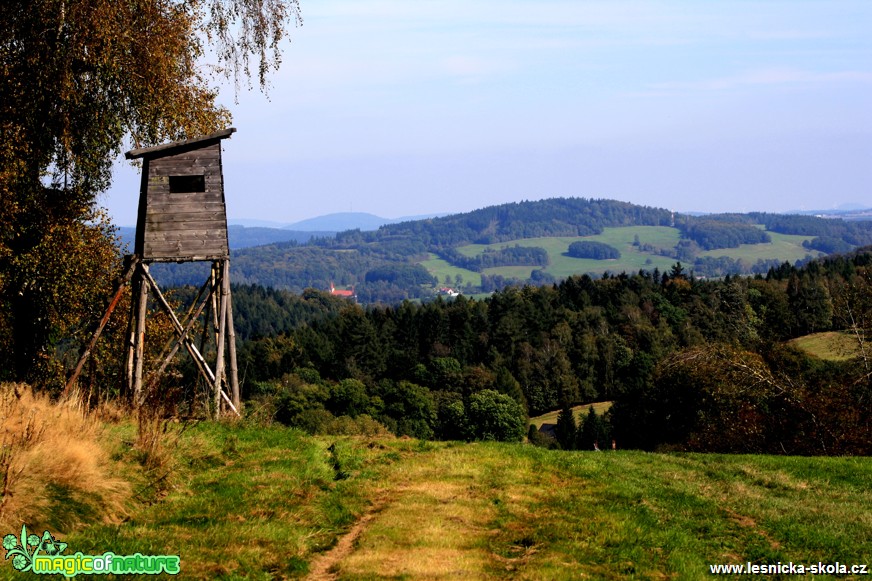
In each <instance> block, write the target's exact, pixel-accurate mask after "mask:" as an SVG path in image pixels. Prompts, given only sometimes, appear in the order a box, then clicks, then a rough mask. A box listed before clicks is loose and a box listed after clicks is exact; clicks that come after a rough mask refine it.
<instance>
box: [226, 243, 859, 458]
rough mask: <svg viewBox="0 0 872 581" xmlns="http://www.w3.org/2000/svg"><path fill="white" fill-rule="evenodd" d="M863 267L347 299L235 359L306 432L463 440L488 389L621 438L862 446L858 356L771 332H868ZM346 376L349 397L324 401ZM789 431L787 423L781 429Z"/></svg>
mask: <svg viewBox="0 0 872 581" xmlns="http://www.w3.org/2000/svg"><path fill="white" fill-rule="evenodd" d="M870 266H872V253H869V252H866V253H860V254H857V255H855V256H853V257H850V258H837V259H832V260H827V261H816V262H814V263H812V264H810V265H808V266H807V267H805V268H802V269H797V268H794V267H792V266H790V265H789V264H784V265H781V266H780V267H779V268H778V269H771V270H770V271H769V272H768V273H767V276H766V277H763V276H758V277H755V278H747V279H746V278H731V277H727V278H726V279H724V280H718V281H705V280H697V279H694V278H693V277H691V276H689V274H688V273H687V272H686V271H685V270H684V268H683V267H682V266H681V265H680V264H676V265H675V266H674V267H673V268H672V270H671V271H670V272H668V273H663V274H661V273H659V272H657V271H654V272H645V271H643V272H639V273H636V274H632V275H628V274H622V275H619V276H605V277H603V278H602V279H599V280H594V279H591V278H590V277H588V276H577V277H570V278H568V279H566V280H565V281H562V282H561V283H560V284H557V285H549V286H542V287H524V288H517V287H509V288H506V289H504V290H502V291H499V292H496V293H495V294H494V295H493V296H492V297H491V298H490V299H488V300H486V301H473V300H467V299H465V298H463V297H459V298H457V299H455V300H453V301H442V300H437V301H435V302H431V303H428V304H423V305H418V304H413V303H410V302H404V303H402V304H400V305H397V306H385V307H377V308H369V309H363V308H361V307H359V306H356V305H351V304H349V305H347V306H346V307H344V308H342V309H341V310H340V311H339V312H338V314H335V315H334V316H330V317H321V318H317V319H315V320H312V321H310V322H309V323H308V324H306V325H303V326H302V327H299V328H297V329H295V330H294V331H293V332H291V333H288V334H286V335H282V336H280V337H277V338H270V339H261V340H259V341H252V342H249V343H247V344H246V345H245V346H244V348H243V350H242V353H241V356H240V357H241V359H242V360H244V361H249V362H250V364H249V365H248V369H249V372H248V373H249V379H250V380H254V382H255V383H254V385H256V386H260V387H257V389H259V390H263V389H265V388H264V387H263V386H265V385H276V384H275V383H274V382H276V381H280V382H282V383H281V385H282V386H283V387H281V389H279V391H280V392H281V393H282V394H283V395H282V397H283V398H285V399H284V400H282V401H283V402H284V403H282V404H281V405H279V409H282V410H285V411H284V412H282V413H286V416H283V417H286V419H287V421H288V422H290V423H295V422H297V423H299V422H303V423H306V426H307V427H309V428H313V426H312V422H313V421H315V420H312V418H317V417H320V418H322V420H323V421H326V419H329V418H330V417H336V414H342V415H349V416H355V414H357V415H361V413H362V412H360V410H361V409H363V410H365V412H363V413H362V415H365V416H366V417H367V418H370V417H372V418H376V419H378V420H379V421H380V422H382V423H384V424H385V425H388V426H389V427H391V428H392V429H394V430H395V431H397V433H408V434H411V435H419V436H420V435H424V436H427V437H431V436H432V437H456V436H457V435H458V434H467V435H469V434H474V433H475V430H474V428H475V425H474V422H473V423H470V413H471V409H472V407H471V406H472V402H473V400H472V398H473V396H474V395H475V394H477V393H480V392H484V391H489V392H496V393H497V394H502V395H503V396H504V397H507V398H510V399H511V400H512V401H514V402H516V403H517V404H518V405H519V406H522V409H524V410H525V411H526V412H527V413H529V414H531V415H537V414H540V413H542V412H544V411H549V410H553V409H556V408H559V407H561V406H564V405H569V404H574V403H579V402H584V401H595V400H614V401H615V402H616V403H615V405H614V408H613V409H614V412H613V413H612V415H611V418H610V422H611V425H610V429H611V430H612V431H613V434H614V437H615V438H616V439H618V441H619V442H621V443H622V445H626V446H637V447H646V448H653V447H658V446H662V445H668V446H673V447H676V448H684V449H717V450H725V451H727V450H730V451H749V452H750V451H767V452H770V451H771V452H789V453H868V452H869V451H872V448H870V445H872V433H870V427H869V426H872V422H869V421H868V420H869V419H870V418H869V417H868V416H869V412H868V409H869V408H868V406H864V405H862V402H863V401H865V400H866V399H868V398H869V397H870V396H872V393H870V381H869V376H868V375H864V374H868V373H869V372H870V370H869V369H868V368H867V367H864V366H866V365H868V360H867V359H862V361H858V360H854V361H851V362H848V363H842V364H840V363H822V362H814V361H811V360H809V359H808V358H807V357H806V356H804V355H802V354H800V353H798V352H795V351H793V350H792V349H790V348H788V347H785V346H783V345H782V343H781V342H783V341H784V340H786V339H789V338H791V337H795V336H799V335H802V334H805V333H808V332H812V331H817V330H829V329H838V328H849V327H850V328H853V329H854V330H855V331H857V332H860V331H862V330H863V329H869V328H870V327H872V315H870V313H872V307H870V302H872V301H870V298H869V297H870V296H872V293H870V291H872V272H870ZM864 293H865V294H864ZM304 300H307V301H308V300H315V294H313V295H311V296H310V297H308V298H305V299H304ZM864 317H865V318H864ZM858 336H861V337H862V335H858ZM272 351H276V353H271V352H272ZM264 359H266V360H269V361H272V362H278V363H275V364H274V365H272V366H264V365H261V364H259V363H258V362H259V361H263V360H264ZM858 363H860V364H858ZM282 378H283V379H282ZM351 380H353V381H355V382H358V383H355V384H354V386H355V390H356V392H358V396H359V397H358V399H359V400H360V402H362V403H361V404H360V406H362V407H360V406H358V407H349V406H348V405H346V404H340V403H337V402H339V401H340V400H341V401H345V400H343V399H342V397H345V396H340V395H339V394H338V392H337V390H338V389H339V387H337V386H339V385H340V384H342V382H347V381H351ZM271 382H273V383H271ZM345 387H348V385H346V386H345ZM343 389H345V388H343ZM492 397H495V396H492ZM288 398H290V399H288ZM290 400H293V405H291V403H288V402H289V401H290ZM476 401H477V400H476ZM491 403H493V402H491ZM503 403H505V400H503ZM476 405H477V406H478V404H476ZM288 406H290V407H288ZM479 407H480V406H479ZM497 408H499V406H496V407H493V406H491V407H490V408H488V409H497ZM288 409H291V411H293V410H296V411H293V413H290V412H287V410H288ZM476 409H478V407H476ZM499 409H502V408H499ZM306 410H310V411H311V410H320V411H318V414H321V415H320V416H319V415H318V414H315V415H312V414H310V413H308V412H307V411H306ZM287 413H289V414H290V415H287ZM493 413H497V412H493ZM773 414H778V415H777V418H776V417H774V416H773ZM497 415H499V414H497ZM508 416H511V414H508ZM293 418H296V419H293ZM305 418H308V419H305ZM776 419H777V421H775V420H776ZM731 422H732V423H731ZM790 425H795V426H799V432H797V433H796V434H793V435H791V437H790V438H788V437H787V435H788V434H787V432H788V431H789V430H788V426H790ZM512 433H514V432H512ZM470 437H472V436H470Z"/></svg>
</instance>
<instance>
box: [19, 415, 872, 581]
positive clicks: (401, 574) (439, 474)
mask: <svg viewBox="0 0 872 581" xmlns="http://www.w3.org/2000/svg"><path fill="white" fill-rule="evenodd" d="M122 431H123V430H122ZM124 441H125V438H123V437H122V438H121V439H120V440H119V443H118V444H117V446H118V449H117V450H116V451H115V455H116V457H117V458H122V459H123V458H124V455H125V454H126V452H125V446H127V445H126V444H124ZM173 450H174V454H175V455H176V456H175V463H176V470H175V472H174V476H173V478H172V485H171V486H169V487H165V488H164V489H163V492H162V493H161V494H159V495H156V496H151V497H149V495H148V494H145V495H143V496H142V498H141V499H140V503H139V504H138V505H137V506H134V507H131V512H130V516H129V518H128V520H127V521H126V522H124V523H121V524H101V525H95V526H92V527H90V528H87V529H85V530H83V531H80V532H78V533H75V534H71V535H70V536H68V537H67V538H66V539H65V540H66V541H67V542H68V543H69V546H70V547H71V548H74V550H76V551H82V552H83V553H86V554H87V553H88V552H92V554H94V553H102V552H103V551H106V550H113V551H115V552H116V553H118V554H123V553H125V552H126V553H134V552H137V551H138V552H141V553H143V554H148V553H151V554H176V553H178V554H181V558H182V575H181V578H186V579H214V578H219V579H243V578H245V579H276V578H306V577H307V576H308V577H309V578H310V579H380V578H392V579H458V578H461V579H510V578H511V579H578V578H591V579H626V578H636V579H654V578H676V579H702V578H708V577H709V576H710V575H709V573H708V571H709V568H708V566H709V564H717V563H734V564H738V563H745V562H748V561H751V562H754V563H777V562H779V561H780V562H783V563H786V562H788V561H793V562H795V563H799V562H804V563H811V562H814V563H817V562H818V561H822V562H824V563H828V562H835V561H838V562H840V563H849V564H850V563H872V462H870V460H869V459H868V458H800V457H769V456H738V455H736V456H726V455H705V454H648V453H641V452H631V451H617V452H601V453H597V452H560V451H548V450H543V449H539V448H534V447H532V446H529V445H524V444H498V443H470V444H465V443H431V442H421V441H417V440H412V439H395V438H386V437H334V438H327V437H315V438H313V437H309V436H305V435H303V434H302V433H300V432H298V431H295V430H287V429H282V428H272V427H268V428H264V427H254V426H252V427H239V426H228V425H221V424H217V425H216V424H206V423H204V424H200V425H198V426H195V427H193V428H191V429H189V430H187V431H186V432H185V433H184V434H183V435H182V436H181V437H180V438H179V440H178V444H177V445H176V446H174V448H173ZM144 479H145V480H148V477H147V475H144ZM140 490H147V482H146V486H145V487H144V488H142V487H141V488H140ZM2 572H3V573H4V574H8V573H10V572H11V568H3V569H2Z"/></svg>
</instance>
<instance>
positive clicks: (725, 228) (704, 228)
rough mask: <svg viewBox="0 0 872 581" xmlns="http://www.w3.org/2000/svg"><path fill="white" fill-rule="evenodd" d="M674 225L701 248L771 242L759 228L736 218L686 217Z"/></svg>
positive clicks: (714, 248)
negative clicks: (728, 219)
mask: <svg viewBox="0 0 872 581" xmlns="http://www.w3.org/2000/svg"><path fill="white" fill-rule="evenodd" d="M676 225H677V226H678V227H679V229H680V230H681V234H682V236H683V237H685V238H687V239H689V240H693V241H694V242H696V244H697V245H698V246H699V247H700V248H702V249H703V250H716V249H718V248H738V247H739V245H740V244H763V243H766V242H772V238H771V237H770V236H769V235H768V234H767V233H766V232H764V231H763V230H761V229H760V228H758V227H756V226H754V225H753V224H746V223H743V222H741V221H738V220H730V221H727V220H726V219H722V220H718V219H714V218H710V217H706V218H704V219H703V218H691V217H688V218H687V219H685V220H683V221H681V222H679V223H677V224H676Z"/></svg>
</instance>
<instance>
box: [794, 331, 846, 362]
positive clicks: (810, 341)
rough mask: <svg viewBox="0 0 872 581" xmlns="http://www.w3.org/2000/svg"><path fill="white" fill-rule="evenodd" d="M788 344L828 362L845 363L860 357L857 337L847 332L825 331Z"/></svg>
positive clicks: (799, 338)
mask: <svg viewBox="0 0 872 581" xmlns="http://www.w3.org/2000/svg"><path fill="white" fill-rule="evenodd" d="M790 343H791V344H792V345H794V346H796V347H798V348H799V349H802V350H803V351H805V352H807V353H810V354H812V355H814V356H815V357H819V358H820V359H826V360H829V361H847V360H848V359H853V358H854V357H859V356H860V345H859V342H858V340H857V337H856V336H854V335H853V334H851V333H850V332H849V331H827V332H824V333H813V334H811V335H806V336H805V337H798V338H796V339H793V340H792V341H790Z"/></svg>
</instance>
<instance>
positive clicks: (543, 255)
mask: <svg viewBox="0 0 872 581" xmlns="http://www.w3.org/2000/svg"><path fill="white" fill-rule="evenodd" d="M436 254H437V255H438V256H439V258H442V259H443V260H445V261H447V262H449V263H450V264H452V265H454V266H457V267H460V268H465V269H467V270H471V271H473V272H481V271H483V270H484V269H486V268H494V267H497V266H548V262H549V261H548V251H547V250H545V249H544V248H538V247H536V246H520V245H518V244H515V245H514V246H504V247H503V248H500V249H493V248H486V249H485V251H484V252H482V253H481V254H479V255H476V256H466V255H464V254H461V253H460V252H458V251H457V249H455V248H447V249H444V250H440V251H438V252H437V253H436Z"/></svg>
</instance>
